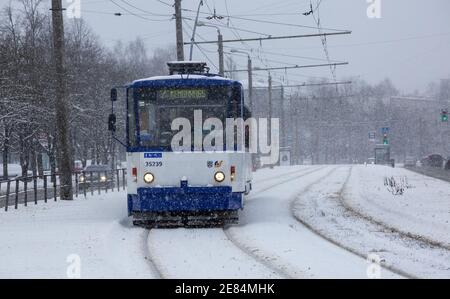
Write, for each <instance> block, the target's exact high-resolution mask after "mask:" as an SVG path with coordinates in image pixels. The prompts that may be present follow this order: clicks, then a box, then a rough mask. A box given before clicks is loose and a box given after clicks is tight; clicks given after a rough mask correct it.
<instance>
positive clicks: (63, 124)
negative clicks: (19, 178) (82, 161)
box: [51, 0, 73, 200]
mask: <svg viewBox="0 0 450 299" xmlns="http://www.w3.org/2000/svg"><path fill="white" fill-rule="evenodd" d="M51 10H52V23H53V59H54V64H55V71H56V78H55V83H56V99H55V110H56V135H57V141H58V155H57V158H58V167H59V172H60V186H61V187H60V198H61V199H62V200H72V199H73V190H72V158H71V151H70V144H69V121H68V111H67V110H68V109H67V98H66V77H65V70H64V24H63V8H62V3H61V0H52V8H51Z"/></svg>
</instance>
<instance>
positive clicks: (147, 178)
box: [144, 172, 155, 184]
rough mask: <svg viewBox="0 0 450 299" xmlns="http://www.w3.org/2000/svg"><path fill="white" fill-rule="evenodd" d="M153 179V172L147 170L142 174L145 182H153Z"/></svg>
mask: <svg viewBox="0 0 450 299" xmlns="http://www.w3.org/2000/svg"><path fill="white" fill-rule="evenodd" d="M154 180H155V176H154V175H153V174H151V173H150V172H147V173H146V174H144V182H146V183H147V184H151V183H153V181H154Z"/></svg>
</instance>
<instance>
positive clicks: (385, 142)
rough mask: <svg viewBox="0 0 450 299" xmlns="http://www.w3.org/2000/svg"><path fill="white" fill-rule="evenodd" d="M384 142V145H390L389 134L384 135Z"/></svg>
mask: <svg viewBox="0 0 450 299" xmlns="http://www.w3.org/2000/svg"><path fill="white" fill-rule="evenodd" d="M383 144H384V145H389V140H388V136H387V134H384V135H383Z"/></svg>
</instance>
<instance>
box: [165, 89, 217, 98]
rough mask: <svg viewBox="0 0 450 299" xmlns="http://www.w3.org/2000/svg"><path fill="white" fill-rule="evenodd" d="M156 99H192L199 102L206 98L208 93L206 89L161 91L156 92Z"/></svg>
mask: <svg viewBox="0 0 450 299" xmlns="http://www.w3.org/2000/svg"><path fill="white" fill-rule="evenodd" d="M158 98H159V99H162V100H181V99H194V100H201V99H206V98H208V92H207V90H206V89H200V88H195V89H192V88H190V89H187V88H185V89H178V88H177V89H162V90H159V91H158Z"/></svg>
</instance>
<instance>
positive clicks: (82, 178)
mask: <svg viewBox="0 0 450 299" xmlns="http://www.w3.org/2000/svg"><path fill="white" fill-rule="evenodd" d="M84 180H85V178H84V176H83V175H82V176H80V182H81V183H84Z"/></svg>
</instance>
